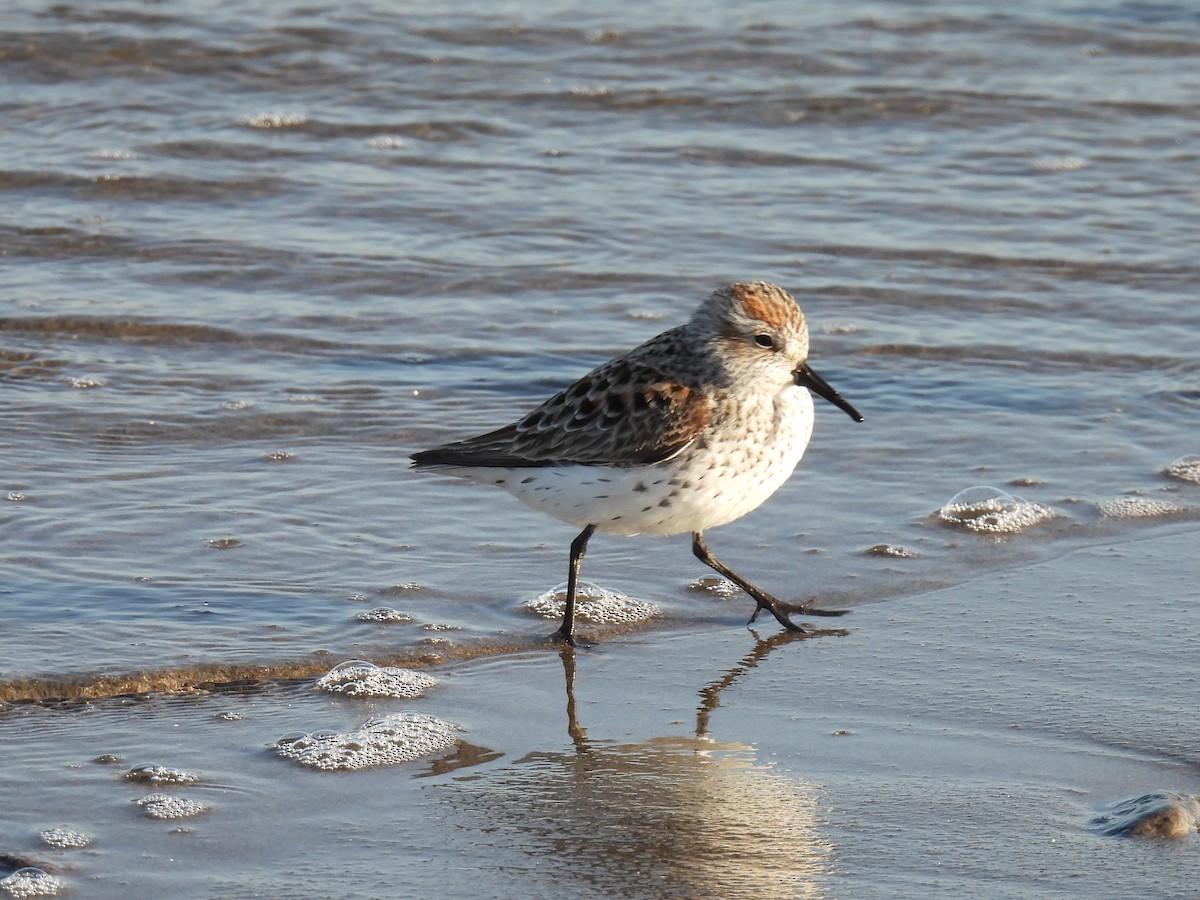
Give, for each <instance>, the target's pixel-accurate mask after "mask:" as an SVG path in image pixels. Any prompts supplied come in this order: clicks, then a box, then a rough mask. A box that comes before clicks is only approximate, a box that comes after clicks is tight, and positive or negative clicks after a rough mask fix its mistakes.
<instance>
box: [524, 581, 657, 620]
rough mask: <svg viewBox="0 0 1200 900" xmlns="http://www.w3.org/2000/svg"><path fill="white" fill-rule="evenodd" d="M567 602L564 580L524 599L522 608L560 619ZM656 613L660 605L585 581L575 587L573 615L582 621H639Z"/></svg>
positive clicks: (548, 617) (544, 616) (549, 617)
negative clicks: (553, 586) (529, 598)
mask: <svg viewBox="0 0 1200 900" xmlns="http://www.w3.org/2000/svg"><path fill="white" fill-rule="evenodd" d="M566 604H567V586H566V584H565V583H564V584H560V585H559V586H558V587H556V588H554V589H552V590H549V591H546V593H544V594H542V595H541V596H539V597H534V598H533V599H532V600H527V601H525V608H526V609H527V610H529V611H530V612H532V613H535V614H536V615H539V616H542V617H543V618H546V619H559V618H562V614H563V610H564V609H565V608H566ZM659 612H660V610H659V607H658V606H657V605H655V604H653V603H648V602H646V601H645V600H635V599H634V598H633V597H627V596H625V595H624V594H622V593H621V592H620V591H610V590H608V589H606V588H602V587H600V586H599V585H595V584H591V583H590V582H587V581H581V582H579V584H578V585H576V588H575V618H576V619H578V620H579V621H581V622H591V623H593V624H596V625H610V624H613V623H616V622H641V621H643V620H645V619H649V618H651V617H653V616H657V615H658V614H659Z"/></svg>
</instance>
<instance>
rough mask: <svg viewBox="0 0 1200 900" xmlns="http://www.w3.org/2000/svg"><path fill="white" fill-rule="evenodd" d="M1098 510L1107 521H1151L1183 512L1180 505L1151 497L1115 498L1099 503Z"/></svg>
mask: <svg viewBox="0 0 1200 900" xmlns="http://www.w3.org/2000/svg"><path fill="white" fill-rule="evenodd" d="M1097 508H1098V509H1099V510H1100V514H1101V515H1102V516H1104V517H1105V518H1106V519H1150V518H1154V517H1155V516H1170V515H1173V514H1175V513H1177V512H1183V507H1182V506H1180V505H1179V504H1178V503H1173V502H1172V501H1170V500H1153V499H1151V498H1150V497H1113V498H1112V499H1111V500H1104V501H1102V502H1101V503H1099V504H1098V505H1097Z"/></svg>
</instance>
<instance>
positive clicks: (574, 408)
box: [413, 356, 713, 467]
mask: <svg viewBox="0 0 1200 900" xmlns="http://www.w3.org/2000/svg"><path fill="white" fill-rule="evenodd" d="M712 406H713V401H712V398H711V397H708V396H706V395H705V394H704V393H703V392H702V391H700V390H699V389H698V388H696V387H689V386H688V385H686V384H683V383H682V382H680V381H679V380H678V378H677V377H672V376H671V375H668V374H666V373H665V372H663V371H661V369H660V368H659V367H657V366H655V365H653V364H652V363H650V362H648V361H647V360H646V359H645V358H644V357H643V358H642V359H640V360H638V359H632V358H630V357H628V356H627V357H623V358H621V359H616V360H613V361H612V362H610V363H607V364H605V365H603V366H601V367H600V368H598V369H596V370H595V371H593V372H591V373H590V374H588V375H585V376H584V377H583V378H581V379H579V380H578V381H577V382H575V383H574V384H573V385H571V386H570V387H569V388H567V389H566V390H564V391H561V392H559V393H558V394H555V395H554V396H553V397H551V398H550V399H549V400H547V401H546V402H545V403H543V404H542V405H541V406H539V407H537V409H535V410H533V411H532V412H530V413H529V414H528V415H527V416H525V417H524V418H523V419H521V420H520V421H519V422H514V423H513V424H512V425H508V426H506V427H504V428H501V429H499V430H497V431H492V432H489V433H488V434H482V435H479V436H478V437H473V438H468V439H467V440H465V441H457V442H455V443H453V444H446V445H444V446H441V447H435V448H434V449H432V450H425V451H422V452H421V453H416V454H414V455H413V461H414V463H415V464H416V465H418V466H431V465H432V466H438V465H442V466H508V467H523V466H553V465H561V464H566V463H582V464H585V465H611V466H637V465H647V464H650V463H655V462H661V461H662V460H665V459H669V458H670V457H672V456H674V455H675V454H676V453H678V452H679V451H680V450H682V449H683V448H684V447H686V446H687V445H688V444H690V443H691V442H692V441H694V440H695V439H696V437H697V436H698V435H699V434H700V433H701V432H702V431H703V430H704V428H705V427H706V426H707V425H708V420H709V416H710V415H711V413H712Z"/></svg>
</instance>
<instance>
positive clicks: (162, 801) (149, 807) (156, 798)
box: [133, 794, 209, 819]
mask: <svg viewBox="0 0 1200 900" xmlns="http://www.w3.org/2000/svg"><path fill="white" fill-rule="evenodd" d="M133 802H134V803H136V804H137V805H138V806H140V807H141V808H142V812H144V813H145V814H146V815H148V816H149V817H150V818H152V819H189V818H191V817H192V816H198V815H200V814H201V813H206V812H208V810H209V807H208V805H207V804H204V803H201V802H200V801H199V800H189V799H188V798H187V797H172V796H171V795H170V794H149V795H147V796H145V797H142V798H141V799H140V800H134V801H133Z"/></svg>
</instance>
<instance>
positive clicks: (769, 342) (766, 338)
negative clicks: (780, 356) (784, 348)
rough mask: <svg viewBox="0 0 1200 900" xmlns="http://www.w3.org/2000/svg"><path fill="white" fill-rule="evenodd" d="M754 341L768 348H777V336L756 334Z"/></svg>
mask: <svg viewBox="0 0 1200 900" xmlns="http://www.w3.org/2000/svg"><path fill="white" fill-rule="evenodd" d="M754 343H756V344H758V346H760V347H762V348H764V349H766V350H774V349H775V338H773V337H771V335H769V334H756V335H755V336H754Z"/></svg>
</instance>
